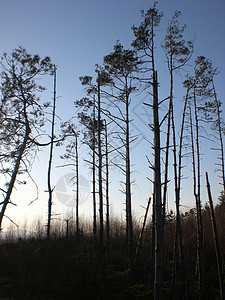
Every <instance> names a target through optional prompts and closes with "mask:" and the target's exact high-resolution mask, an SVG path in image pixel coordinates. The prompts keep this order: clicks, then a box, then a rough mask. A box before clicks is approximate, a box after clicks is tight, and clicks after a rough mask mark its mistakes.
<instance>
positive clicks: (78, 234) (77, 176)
mask: <svg viewBox="0 0 225 300" xmlns="http://www.w3.org/2000/svg"><path fill="white" fill-rule="evenodd" d="M75 139H76V145H75V152H76V154H75V155H76V240H77V245H78V244H79V237H80V227H79V159H78V136H77V134H76V133H75Z"/></svg>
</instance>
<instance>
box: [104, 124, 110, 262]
mask: <svg viewBox="0 0 225 300" xmlns="http://www.w3.org/2000/svg"><path fill="white" fill-rule="evenodd" d="M105 155H106V247H107V263H108V264H109V262H110V221H109V159H108V132H107V124H106V122H105Z"/></svg>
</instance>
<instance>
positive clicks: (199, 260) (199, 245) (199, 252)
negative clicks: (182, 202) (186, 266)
mask: <svg viewBox="0 0 225 300" xmlns="http://www.w3.org/2000/svg"><path fill="white" fill-rule="evenodd" d="M189 109H190V112H189V114H190V133H191V148H192V172H193V193H194V197H195V202H196V213H197V271H198V299H202V235H201V232H202V231H201V228H202V225H201V217H200V215H201V207H200V209H199V197H198V193H197V191H196V186H197V182H196V167H195V164H196V161H195V147H194V133H193V124H192V114H191V107H190V106H189Z"/></svg>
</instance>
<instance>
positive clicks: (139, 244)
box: [134, 197, 151, 264]
mask: <svg viewBox="0 0 225 300" xmlns="http://www.w3.org/2000/svg"><path fill="white" fill-rule="evenodd" d="M150 203H151V197H149V199H148V204H147V207H146V209H145V216H144V221H143V225H142V229H141V233H140V236H139V240H138V245H137V248H136V252H135V259H134V264H135V262H136V260H137V256H138V253H139V249H140V247H141V244H142V240H143V236H144V231H145V225H146V221H147V217H148V210H149V206H150Z"/></svg>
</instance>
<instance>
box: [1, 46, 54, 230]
mask: <svg viewBox="0 0 225 300" xmlns="http://www.w3.org/2000/svg"><path fill="white" fill-rule="evenodd" d="M1 67H2V76H1V78H2V82H1V93H2V98H1V105H0V118H1V126H0V138H1V163H2V170H1V172H2V173H4V174H5V175H6V176H8V178H9V179H7V180H8V182H7V185H6V189H2V191H4V194H5V196H4V200H3V202H2V207H1V212H0V228H1V225H2V220H3V216H4V214H5V210H6V207H7V205H8V204H9V203H12V201H11V194H12V191H13V188H14V185H15V183H16V180H17V176H18V175H19V174H21V173H24V172H27V171H28V165H29V164H31V160H30V156H32V155H35V151H36V147H37V146H41V145H48V144H50V143H45V144H41V143H40V140H39V141H38V140H37V137H36V136H35V134H36V133H37V136H41V130H42V127H43V126H44V123H45V122H44V113H45V108H47V107H48V105H49V104H47V103H46V104H42V103H41V102H40V93H41V92H43V91H44V90H45V88H44V87H43V86H40V85H39V84H38V83H37V79H38V78H39V76H42V75H47V74H51V73H52V69H53V65H52V64H51V60H50V58H49V57H45V58H44V59H41V58H40V57H39V56H38V55H31V54H28V53H27V51H26V50H25V49H24V48H22V47H20V48H18V49H15V50H13V52H12V54H11V55H8V54H6V53H5V54H4V55H3V57H2V61H1Z"/></svg>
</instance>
